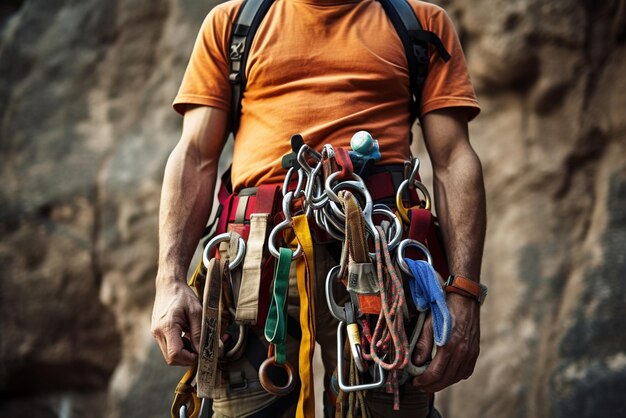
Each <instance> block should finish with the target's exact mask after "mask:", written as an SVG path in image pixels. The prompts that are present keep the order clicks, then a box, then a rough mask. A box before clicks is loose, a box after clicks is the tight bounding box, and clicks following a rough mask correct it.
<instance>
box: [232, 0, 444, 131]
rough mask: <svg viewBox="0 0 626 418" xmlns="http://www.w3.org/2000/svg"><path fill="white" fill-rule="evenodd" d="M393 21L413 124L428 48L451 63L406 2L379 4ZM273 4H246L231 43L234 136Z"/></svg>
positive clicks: (265, 0)
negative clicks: (251, 63)
mask: <svg viewBox="0 0 626 418" xmlns="http://www.w3.org/2000/svg"><path fill="white" fill-rule="evenodd" d="M379 1H380V3H381V5H382V6H383V9H384V10H385V13H387V17H389V20H391V23H392V24H393V26H394V28H395V29H396V32H397V33H398V36H399V37H400V40H401V41H402V45H403V46H404V50H405V54H406V57H407V62H408V67H409V68H408V71H409V74H410V80H411V121H414V120H415V119H416V118H417V117H418V116H419V108H420V99H421V96H422V88H423V86H424V81H425V80H426V75H427V73H428V61H429V55H428V46H429V45H433V46H434V47H435V49H436V50H437V52H438V53H439V56H440V57H441V58H442V59H443V60H444V61H448V60H449V59H450V54H449V53H448V51H446V49H445V47H444V46H443V43H442V42H441V40H440V39H439V37H437V35H435V34H434V33H432V32H428V31H424V30H423V29H422V25H421V24H420V22H419V20H418V19H417V16H415V12H414V11H413V8H412V7H411V5H410V4H409V3H408V1H407V0H379ZM273 2H274V0H244V2H243V4H242V5H241V8H240V9H239V13H238V15H237V19H236V20H235V26H234V27H233V35H232V37H231V41H230V75H229V79H230V83H231V86H232V104H231V119H232V121H231V124H232V125H231V126H232V131H233V133H235V132H237V129H238V128H239V116H240V114H241V97H242V94H243V92H244V91H245V89H246V77H245V68H246V62H247V60H248V54H249V52H250V47H251V44H252V40H253V39H254V35H255V34H256V31H257V29H258V28H259V25H260V24H261V21H262V20H263V18H264V17H265V15H266V14H267V11H268V10H269V9H270V7H271V6H272V4H273Z"/></svg>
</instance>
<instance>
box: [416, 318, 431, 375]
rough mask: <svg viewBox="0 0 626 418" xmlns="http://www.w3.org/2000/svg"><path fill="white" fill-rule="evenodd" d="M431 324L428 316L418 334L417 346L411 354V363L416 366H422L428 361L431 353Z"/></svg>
mask: <svg viewBox="0 0 626 418" xmlns="http://www.w3.org/2000/svg"><path fill="white" fill-rule="evenodd" d="M433 343H434V339H433V323H432V317H431V316H430V314H428V317H427V318H426V321H425V322H424V327H423V328H422V332H421V333H420V336H419V339H418V340H417V344H416V345H415V351H414V352H413V363H414V364H416V365H422V364H424V363H426V361H428V359H430V356H431V353H432V351H433Z"/></svg>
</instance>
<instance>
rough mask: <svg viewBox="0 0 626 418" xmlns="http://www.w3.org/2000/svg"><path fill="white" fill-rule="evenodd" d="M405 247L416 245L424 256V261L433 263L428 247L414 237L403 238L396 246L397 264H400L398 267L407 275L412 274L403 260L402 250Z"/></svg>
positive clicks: (404, 249)
mask: <svg viewBox="0 0 626 418" xmlns="http://www.w3.org/2000/svg"><path fill="white" fill-rule="evenodd" d="M407 247H417V248H418V249H419V250H421V251H422V253H424V255H425V256H426V261H427V262H428V264H431V265H432V264H433V257H432V255H430V251H428V248H426V246H425V245H424V244H422V243H421V242H419V241H416V240H414V239H405V240H404V241H402V242H401V243H400V245H399V246H398V255H397V261H398V265H399V266H400V269H401V270H402V271H403V272H405V273H406V274H408V275H411V274H412V273H411V270H410V269H409V266H408V265H407V264H406V261H404V252H405V251H406V248H407Z"/></svg>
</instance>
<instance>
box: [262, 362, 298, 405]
mask: <svg viewBox="0 0 626 418" xmlns="http://www.w3.org/2000/svg"><path fill="white" fill-rule="evenodd" d="M272 366H276V367H280V368H283V369H285V371H286V372H287V384H286V385H285V386H276V385H275V384H274V383H273V382H272V381H271V380H270V378H269V375H268V369H269V368H270V367H272ZM259 382H261V386H263V389H265V390H266V391H267V392H269V393H271V394H272V395H277V396H285V395H287V394H288V393H289V392H291V391H292V390H293V388H294V387H295V386H296V381H295V379H294V372H293V367H292V366H291V364H289V362H288V361H287V362H285V364H278V363H276V356H271V357H268V358H267V359H265V361H263V363H261V367H259Z"/></svg>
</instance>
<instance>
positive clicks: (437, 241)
mask: <svg viewBox="0 0 626 418" xmlns="http://www.w3.org/2000/svg"><path fill="white" fill-rule="evenodd" d="M409 217H410V218H411V224H410V225H409V238H410V239H414V240H416V241H419V242H421V243H422V244H424V245H426V246H427V247H428V251H430V254H431V256H432V257H433V267H435V270H437V272H438V273H439V274H440V275H441V277H448V276H449V275H450V273H449V270H448V259H447V258H446V254H445V251H444V247H443V245H442V242H441V238H440V236H439V234H438V233H437V218H435V216H434V215H433V214H432V213H431V211H429V210H427V209H423V208H416V209H410V210H409ZM412 251H415V253H414V254H411V252H412ZM407 256H408V257H410V258H413V257H419V256H422V254H420V253H419V251H417V250H412V249H408V250H407ZM416 259H417V258H416Z"/></svg>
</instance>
